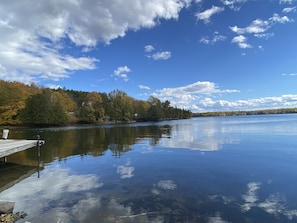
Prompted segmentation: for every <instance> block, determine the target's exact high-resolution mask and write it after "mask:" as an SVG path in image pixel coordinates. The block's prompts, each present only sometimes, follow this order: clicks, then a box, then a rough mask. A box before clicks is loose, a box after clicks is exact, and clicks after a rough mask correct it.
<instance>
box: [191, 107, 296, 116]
mask: <svg viewBox="0 0 297 223" xmlns="http://www.w3.org/2000/svg"><path fill="white" fill-rule="evenodd" d="M290 113H297V108H279V109H265V110H254V111H224V112H201V113H193V117H208V116H235V115H268V114H290Z"/></svg>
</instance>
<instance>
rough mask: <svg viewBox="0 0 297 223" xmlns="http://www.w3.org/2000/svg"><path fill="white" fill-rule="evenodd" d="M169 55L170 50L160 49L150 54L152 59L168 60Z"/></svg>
mask: <svg viewBox="0 0 297 223" xmlns="http://www.w3.org/2000/svg"><path fill="white" fill-rule="evenodd" d="M170 57H171V52H169V51H162V52H157V53H154V54H153V55H152V58H153V59H154V60H168V59H169V58H170Z"/></svg>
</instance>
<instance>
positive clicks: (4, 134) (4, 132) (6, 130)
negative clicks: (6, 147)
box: [2, 129, 9, 139]
mask: <svg viewBox="0 0 297 223" xmlns="http://www.w3.org/2000/svg"><path fill="white" fill-rule="evenodd" d="M8 133H9V129H3V133H2V139H7V138H8Z"/></svg>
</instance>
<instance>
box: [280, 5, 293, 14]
mask: <svg viewBox="0 0 297 223" xmlns="http://www.w3.org/2000/svg"><path fill="white" fill-rule="evenodd" d="M283 12H284V13H290V12H296V6H295V7H287V8H284V9H283Z"/></svg>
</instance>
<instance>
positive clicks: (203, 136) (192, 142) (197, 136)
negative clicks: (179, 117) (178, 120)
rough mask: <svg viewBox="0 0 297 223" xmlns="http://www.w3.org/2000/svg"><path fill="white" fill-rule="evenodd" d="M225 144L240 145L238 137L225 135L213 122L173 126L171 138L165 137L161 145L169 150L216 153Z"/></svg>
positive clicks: (160, 142)
mask: <svg viewBox="0 0 297 223" xmlns="http://www.w3.org/2000/svg"><path fill="white" fill-rule="evenodd" d="M225 144H239V138H238V137H231V135H230V134H229V135H225V134H224V131H223V128H220V127H218V126H216V125H215V124H214V123H212V122H208V123H204V124H203V123H202V124H201V125H197V123H196V124H195V123H193V124H188V125H183V126H182V129H181V128H180V126H173V127H172V129H171V135H170V137H163V138H161V139H160V141H159V145H160V146H163V147H168V148H185V149H191V150H199V151H216V150H219V149H221V148H222V147H223V145H225Z"/></svg>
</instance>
